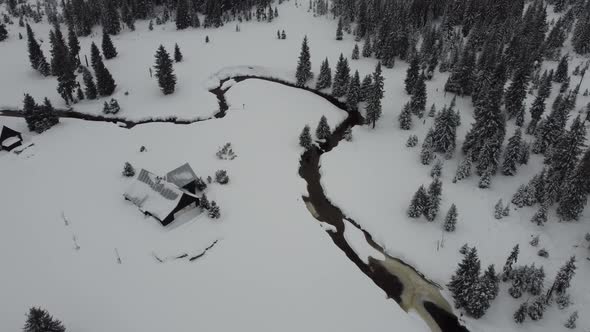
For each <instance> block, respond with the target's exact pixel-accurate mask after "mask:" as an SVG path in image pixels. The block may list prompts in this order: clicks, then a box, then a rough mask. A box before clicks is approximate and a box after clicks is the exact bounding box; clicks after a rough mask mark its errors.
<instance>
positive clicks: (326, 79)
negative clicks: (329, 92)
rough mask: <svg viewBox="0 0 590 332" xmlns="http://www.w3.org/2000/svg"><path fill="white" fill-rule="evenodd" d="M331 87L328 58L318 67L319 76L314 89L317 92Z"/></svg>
mask: <svg viewBox="0 0 590 332" xmlns="http://www.w3.org/2000/svg"><path fill="white" fill-rule="evenodd" d="M331 86H332V69H330V63H329V62H328V58H326V59H325V60H324V61H323V62H322V66H321V67H320V75H319V76H318V80H317V82H316V86H315V88H316V89H318V90H322V89H326V88H329V87H331Z"/></svg>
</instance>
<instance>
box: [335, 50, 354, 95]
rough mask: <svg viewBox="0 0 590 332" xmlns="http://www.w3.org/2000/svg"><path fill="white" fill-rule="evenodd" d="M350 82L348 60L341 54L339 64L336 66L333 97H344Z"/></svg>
mask: <svg viewBox="0 0 590 332" xmlns="http://www.w3.org/2000/svg"><path fill="white" fill-rule="evenodd" d="M349 81H350V68H349V67H348V60H347V59H345V58H344V55H343V54H342V53H340V58H338V63H337V64H336V73H335V74H334V82H333V85H332V95H333V96H334V97H337V98H339V97H342V96H344V95H345V94H346V89H347V88H348V84H349Z"/></svg>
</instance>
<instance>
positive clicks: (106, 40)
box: [102, 29, 117, 60]
mask: <svg viewBox="0 0 590 332" xmlns="http://www.w3.org/2000/svg"><path fill="white" fill-rule="evenodd" d="M102 54H103V55H104V58H105V59H107V60H109V59H112V58H114V57H116V56H117V49H115V45H113V41H112V40H111V36H109V34H108V33H106V31H105V30H104V29H103V30H102Z"/></svg>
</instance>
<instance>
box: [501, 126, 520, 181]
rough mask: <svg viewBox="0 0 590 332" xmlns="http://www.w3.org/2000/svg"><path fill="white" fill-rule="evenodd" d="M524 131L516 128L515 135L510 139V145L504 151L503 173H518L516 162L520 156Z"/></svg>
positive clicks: (509, 174)
mask: <svg viewBox="0 0 590 332" xmlns="http://www.w3.org/2000/svg"><path fill="white" fill-rule="evenodd" d="M521 139H522V132H521V131H520V129H518V128H517V129H516V131H515V132H514V136H512V137H510V139H508V145H507V146H506V150H505V151H504V162H503V164H502V174H504V175H508V176H512V175H515V174H516V163H517V162H518V158H519V156H520V153H521V152H520V148H521Z"/></svg>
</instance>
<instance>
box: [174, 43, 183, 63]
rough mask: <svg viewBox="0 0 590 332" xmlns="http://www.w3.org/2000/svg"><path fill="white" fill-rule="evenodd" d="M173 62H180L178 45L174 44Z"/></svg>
mask: <svg viewBox="0 0 590 332" xmlns="http://www.w3.org/2000/svg"><path fill="white" fill-rule="evenodd" d="M174 62H182V52H180V47H179V46H178V44H174Z"/></svg>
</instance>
